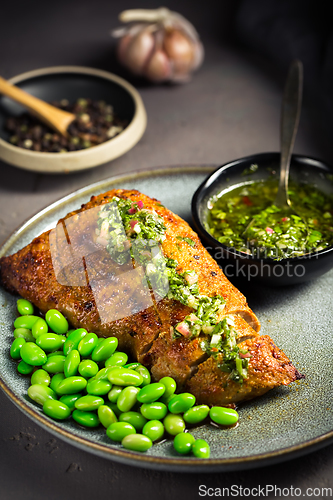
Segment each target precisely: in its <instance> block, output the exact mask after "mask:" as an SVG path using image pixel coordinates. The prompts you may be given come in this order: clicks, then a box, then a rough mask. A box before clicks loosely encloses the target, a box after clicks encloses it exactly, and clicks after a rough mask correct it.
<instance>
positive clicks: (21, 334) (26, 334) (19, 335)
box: [14, 328, 35, 342]
mask: <svg viewBox="0 0 333 500" xmlns="http://www.w3.org/2000/svg"><path fill="white" fill-rule="evenodd" d="M14 338H15V339H24V340H25V341H26V342H35V339H34V337H33V335H32V333H31V330H29V329H28V328H15V330H14Z"/></svg>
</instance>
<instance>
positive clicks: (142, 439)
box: [121, 434, 153, 452]
mask: <svg viewBox="0 0 333 500" xmlns="http://www.w3.org/2000/svg"><path fill="white" fill-rule="evenodd" d="M121 444H122V445H123V447H124V448H126V449H127V450H133V451H141V452H144V451H147V450H149V448H151V447H152V446H153V443H152V441H151V439H149V437H148V436H144V435H143V434H129V435H128V436H125V437H124V439H123V440H122V442H121Z"/></svg>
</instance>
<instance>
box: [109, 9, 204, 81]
mask: <svg viewBox="0 0 333 500" xmlns="http://www.w3.org/2000/svg"><path fill="white" fill-rule="evenodd" d="M119 19H120V21H122V22H124V23H131V24H129V25H127V26H123V27H121V28H118V29H117V30H114V31H113V32H112V35H113V36H114V37H116V38H119V42H118V47H117V55H118V59H119V61H120V62H121V63H122V64H123V65H124V66H125V67H126V68H128V69H129V70H130V71H131V72H132V73H133V74H135V75H139V76H142V77H145V78H147V79H148V80H150V81H152V82H156V83H161V82H168V81H169V82H179V83H180V82H186V81H189V80H190V77H191V75H192V73H193V71H195V70H196V69H198V68H199V66H200V65H201V64H202V61H203V58H204V49H203V46H202V43H201V42H200V39H199V35H198V33H197V32H196V30H195V28H194V27H193V25H192V24H191V23H190V22H189V21H187V19H185V18H184V17H183V16H182V15H181V14H178V13H177V12H172V11H170V10H169V9H167V8H165V7H161V8H159V9H133V10H126V11H123V12H121V14H120V15H119Z"/></svg>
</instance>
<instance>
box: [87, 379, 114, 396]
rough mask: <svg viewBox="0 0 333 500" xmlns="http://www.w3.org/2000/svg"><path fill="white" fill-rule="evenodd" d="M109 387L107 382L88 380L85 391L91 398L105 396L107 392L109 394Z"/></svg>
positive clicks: (109, 384) (109, 383)
mask: <svg viewBox="0 0 333 500" xmlns="http://www.w3.org/2000/svg"><path fill="white" fill-rule="evenodd" d="M81 375H82V374H81ZM111 387H112V385H111V382H109V381H108V380H96V379H89V380H88V383H87V387H86V391H87V393H88V394H91V395H92V396H105V395H106V394H107V393H108V392H110V389H111Z"/></svg>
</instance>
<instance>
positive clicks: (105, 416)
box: [97, 405, 118, 429]
mask: <svg viewBox="0 0 333 500" xmlns="http://www.w3.org/2000/svg"><path fill="white" fill-rule="evenodd" d="M97 415H98V418H99V421H100V422H101V424H102V425H103V426H104V427H105V428H106V429H107V428H108V427H109V426H110V425H111V424H114V423H115V422H118V419H117V416H116V414H115V412H114V411H113V410H111V408H110V407H109V406H106V405H101V406H99V407H98V410H97Z"/></svg>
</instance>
